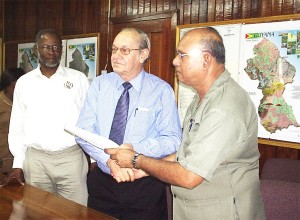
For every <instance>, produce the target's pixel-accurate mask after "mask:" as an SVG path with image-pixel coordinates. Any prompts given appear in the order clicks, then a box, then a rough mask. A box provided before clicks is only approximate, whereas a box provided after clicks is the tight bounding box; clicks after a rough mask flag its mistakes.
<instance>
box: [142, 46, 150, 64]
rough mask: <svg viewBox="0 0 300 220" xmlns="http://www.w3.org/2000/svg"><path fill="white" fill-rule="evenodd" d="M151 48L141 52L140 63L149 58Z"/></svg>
mask: <svg viewBox="0 0 300 220" xmlns="http://www.w3.org/2000/svg"><path fill="white" fill-rule="evenodd" d="M149 53H150V51H149V49H146V48H145V49H142V50H141V53H140V63H144V62H145V61H146V60H147V59H148V58H149Z"/></svg>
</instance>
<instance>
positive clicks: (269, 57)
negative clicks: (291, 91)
mask: <svg viewBox="0 0 300 220" xmlns="http://www.w3.org/2000/svg"><path fill="white" fill-rule="evenodd" d="M253 54H254V57H253V58H250V59H248V60H247V66H246V67H245V68H244V70H245V71H246V73H247V74H248V76H249V77H250V79H252V80H258V81H259V84H258V87H257V88H258V89H260V90H262V94H263V98H262V99H261V100H260V103H259V107H258V114H259V117H260V123H261V125H262V126H263V127H264V128H265V129H266V130H267V131H268V132H270V133H275V132H276V131H277V130H282V129H286V128H288V127H289V126H291V125H293V126H295V127H299V126H300V125H299V123H298V122H297V121H296V118H295V116H294V113H293V109H292V106H291V105H288V103H287V102H286V101H285V99H284V98H283V93H284V90H285V85H286V84H287V83H292V82H293V78H294V77H295V73H296V69H295V67H294V66H293V65H292V64H290V63H289V62H288V61H287V60H286V58H285V57H281V56H280V52H279V49H278V48H277V47H276V45H275V44H273V43H272V42H271V41H269V40H268V39H267V38H263V39H262V40H261V41H260V42H259V43H258V44H256V45H255V46H254V48H253Z"/></svg>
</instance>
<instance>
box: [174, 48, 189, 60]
mask: <svg viewBox="0 0 300 220" xmlns="http://www.w3.org/2000/svg"><path fill="white" fill-rule="evenodd" d="M176 53H177V56H178V57H179V58H180V59H182V57H185V56H189V54H188V53H181V52H179V51H178V50H176Z"/></svg>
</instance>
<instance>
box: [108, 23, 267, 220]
mask: <svg viewBox="0 0 300 220" xmlns="http://www.w3.org/2000/svg"><path fill="white" fill-rule="evenodd" d="M173 64H174V66H175V69H176V74H177V76H178V79H179V80H180V81H181V82H182V83H184V84H186V85H188V86H191V87H192V88H194V89H195V90H196V91H197V95H196V96H195V97H194V100H193V101H192V103H191V105H190V106H189V108H188V110H187V113H186V116H185V119H184V123H183V124H184V127H183V139H182V143H181V146H180V148H179V150H178V151H177V153H176V154H172V155H170V156H168V157H166V158H164V159H162V160H157V159H153V158H150V157H147V156H146V155H141V154H140V153H141V152H139V151H137V150H136V149H133V150H132V149H126V148H128V146H126V145H124V146H121V147H120V148H118V149H106V150H105V152H106V153H109V154H111V156H110V157H111V159H114V160H116V162H117V163H118V164H119V165H120V166H121V167H123V168H124V167H127V168H131V167H133V166H135V167H138V168H140V169H141V170H143V171H145V172H146V173H148V174H149V175H151V176H154V177H156V178H158V179H160V180H162V181H164V182H167V183H169V184H172V193H173V219H174V220H177V219H178V220H181V219H204V220H206V219H207V220H210V219H226V220H227V219H232V220H233V219H265V215H264V207H263V202H262V197H261V193H260V182H259V176H258V171H259V156H260V155H259V151H258V146H257V145H258V144H257V129H258V121H257V112H256V109H255V107H254V104H253V103H252V101H251V99H250V97H249V95H248V94H247V92H246V91H245V90H244V89H242V88H241V87H240V86H239V85H238V84H237V83H236V82H235V81H234V80H233V79H232V78H231V77H230V73H229V72H228V71H227V70H226V69H225V48H224V45H223V40H222V37H221V36H220V35H219V33H218V32H217V31H216V30H215V29H214V28H211V27H207V28H198V29H193V30H191V31H189V32H187V33H186V34H185V35H184V36H183V37H182V39H181V40H180V42H179V43H178V47H177V56H176V57H175V58H174V60H173ZM124 148H125V149H124ZM135 155H137V156H135ZM146 173H145V175H146Z"/></svg>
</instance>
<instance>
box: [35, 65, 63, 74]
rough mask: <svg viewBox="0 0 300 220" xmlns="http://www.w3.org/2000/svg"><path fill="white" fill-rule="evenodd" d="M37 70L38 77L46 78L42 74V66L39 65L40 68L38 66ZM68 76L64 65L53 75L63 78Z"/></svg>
mask: <svg viewBox="0 0 300 220" xmlns="http://www.w3.org/2000/svg"><path fill="white" fill-rule="evenodd" d="M36 69H37V75H38V76H40V77H45V76H44V75H43V74H42V72H41V66H40V64H38V66H37V68H36ZM66 75H67V73H66V70H65V68H64V67H63V66H62V65H60V64H59V66H58V68H57V70H56V72H55V73H54V74H53V76H62V77H64V76H66Z"/></svg>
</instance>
